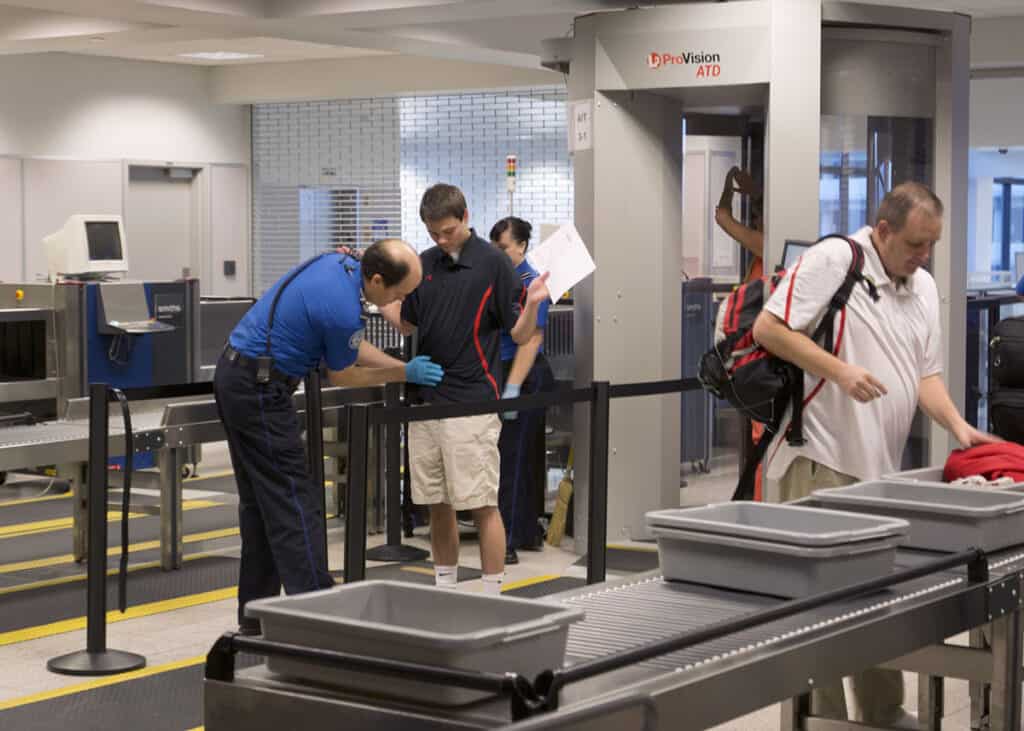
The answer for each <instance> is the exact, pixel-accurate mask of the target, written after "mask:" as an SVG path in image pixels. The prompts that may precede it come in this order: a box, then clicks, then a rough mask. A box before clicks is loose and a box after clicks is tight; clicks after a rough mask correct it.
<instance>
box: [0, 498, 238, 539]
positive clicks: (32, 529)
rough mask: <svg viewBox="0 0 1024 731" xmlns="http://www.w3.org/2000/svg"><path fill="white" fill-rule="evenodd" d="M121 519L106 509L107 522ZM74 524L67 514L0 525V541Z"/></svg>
mask: <svg viewBox="0 0 1024 731" xmlns="http://www.w3.org/2000/svg"><path fill="white" fill-rule="evenodd" d="M225 504H226V503H221V502H217V501H215V500H185V501H184V502H182V504H181V509H182V510H202V509H205V508H216V507H218V506H221V505H225ZM152 517H156V516H153V515H150V514H149V513H138V512H130V513H128V519H129V520H136V519H137V518H152ZM119 520H121V511H120V510H108V511H107V522H108V523H113V522H115V521H119ZM73 525H74V519H73V518H71V517H70V516H68V517H67V518H52V519H51V520H37V521H34V522H31V523H15V524H14V525H5V526H3V527H0V541H2V540H6V539H8V538H21V537H22V536H34V535H37V534H39V533H53V532H55V531H59V530H68V529H69V528H72V527H73Z"/></svg>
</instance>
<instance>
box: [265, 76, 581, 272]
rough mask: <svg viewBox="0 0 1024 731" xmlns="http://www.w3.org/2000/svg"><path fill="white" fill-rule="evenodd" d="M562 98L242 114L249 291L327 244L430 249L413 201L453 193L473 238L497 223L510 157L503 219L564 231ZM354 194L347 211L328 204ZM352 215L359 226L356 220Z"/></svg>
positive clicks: (566, 185)
mask: <svg viewBox="0 0 1024 731" xmlns="http://www.w3.org/2000/svg"><path fill="white" fill-rule="evenodd" d="M565 100H566V94H565V89H564V88H560V87H542V88H535V89H528V90H509V91H498V92H488V93H466V94H450V95H442V96H437V95H433V96H412V97H398V98H374V99H350V100H339V101H328V102H301V103H288V104H257V105H254V106H253V118H252V138H253V193H254V196H253V208H254V210H253V221H254V233H255V236H254V240H253V247H254V252H253V262H254V272H255V283H256V290H257V292H262V291H263V290H265V289H266V288H267V287H269V286H270V285H271V284H273V283H274V282H275V281H276V280H277V278H278V277H280V276H281V275H282V274H283V273H284V272H285V271H286V270H287V269H288V268H290V267H291V266H293V265H294V264H296V263H297V262H299V261H301V260H302V259H304V258H306V257H308V256H311V255H312V254H314V253H316V252H318V251H322V250H324V249H326V248H328V247H329V246H330V245H331V244H333V243H334V242H335V241H336V240H343V241H346V242H356V243H359V244H360V245H366V244H368V243H370V241H372V240H373V239H374V238H379V237H380V236H382V235H385V234H386V235H389V236H398V235H401V236H402V237H403V238H405V239H407V240H408V241H410V242H411V243H413V244H414V245H415V246H417V247H418V248H420V249H423V248H426V247H427V246H429V245H430V243H431V242H430V240H429V238H428V237H427V235H426V231H425V230H424V228H423V224H422V223H421V222H420V220H419V201H420V197H421V196H422V194H423V191H424V190H425V189H426V188H427V187H428V186H430V185H431V184H433V183H436V182H448V183H453V184H455V185H458V186H459V187H460V188H462V190H463V192H465V194H466V198H467V200H468V202H469V208H470V216H471V220H472V223H473V225H474V226H475V227H476V229H477V232H478V233H479V234H480V235H481V236H484V237H485V238H486V237H487V234H488V233H489V231H490V228H491V226H492V225H493V224H494V222H495V221H497V220H498V219H499V218H502V217H504V216H506V215H508V213H509V210H508V193H507V192H506V187H505V157H506V155H508V154H515V155H517V156H518V158H519V167H518V171H519V172H518V177H517V186H516V194H515V199H514V213H515V215H517V216H520V217H522V218H525V219H527V220H529V221H530V222H532V223H533V224H534V225H535V230H536V231H537V233H538V234H539V224H541V223H563V222H565V221H569V220H572V201H573V189H572V167H571V165H570V160H569V154H568V150H567V143H566V129H565ZM353 189H358V191H359V201H360V202H359V206H358V212H357V213H356V214H353V212H351V211H347V212H345V213H339V211H338V209H336V208H335V207H334V206H332V205H331V199H332V196H338V195H340V194H342V192H343V191H344V192H346V193H347V191H351V190H353ZM356 216H358V218H356Z"/></svg>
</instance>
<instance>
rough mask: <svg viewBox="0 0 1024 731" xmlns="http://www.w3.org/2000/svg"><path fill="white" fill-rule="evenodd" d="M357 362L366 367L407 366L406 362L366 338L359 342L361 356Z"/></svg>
mask: <svg viewBox="0 0 1024 731" xmlns="http://www.w3.org/2000/svg"><path fill="white" fill-rule="evenodd" d="M356 364H357V365H359V366H362V367H364V368H405V363H403V362H402V361H400V360H398V358H392V357H391V356H390V355H388V354H387V353H385V352H384V351H383V350H381V349H380V348H378V347H377V346H376V345H374V344H373V343H368V342H366V340H365V339H364V340H363V341H361V342H360V343H359V356H358V357H357V358H356Z"/></svg>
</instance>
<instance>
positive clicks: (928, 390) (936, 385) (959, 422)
mask: <svg viewBox="0 0 1024 731" xmlns="http://www.w3.org/2000/svg"><path fill="white" fill-rule="evenodd" d="M917 403H918V405H919V406H920V407H921V410H922V411H923V412H924V413H925V414H927V415H928V417H929V418H931V419H934V420H935V421H937V422H939V424H941V425H942V427H943V428H944V429H945V430H946V431H948V432H949V433H950V434H952V435H953V436H954V437H955V438H956V440H957V441H958V442H960V445H961V446H963V447H973V446H975V445H978V444H991V443H993V442H999V441H1002V440H1000V439H999V438H998V437H996V436H993V435H992V434H986V433H985V432H982V431H978V430H977V429H975V428H974V427H973V426H971V425H970V424H968V423H967V422H966V421H965V420H964V418H963V417H962V416H961V415H960V412H959V411H958V410H957V408H956V404H954V403H953V399H951V398H950V397H949V391H948V390H947V389H946V384H945V383H944V382H943V381H942V376H941V375H939V374H935V375H932V376H927V377H925V378H922V379H921V383H920V385H919V387H918V392H917Z"/></svg>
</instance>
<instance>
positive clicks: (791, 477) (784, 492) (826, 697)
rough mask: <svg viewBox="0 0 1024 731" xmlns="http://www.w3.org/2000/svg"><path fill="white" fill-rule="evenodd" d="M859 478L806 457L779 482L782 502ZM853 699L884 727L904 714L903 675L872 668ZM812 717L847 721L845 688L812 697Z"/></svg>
mask: <svg viewBox="0 0 1024 731" xmlns="http://www.w3.org/2000/svg"><path fill="white" fill-rule="evenodd" d="M855 482H858V480H857V478H855V477H850V476H849V475H844V474H843V473H842V472H836V471H835V470H833V469H830V468H828V467H826V466H825V465H822V464H819V463H817V462H814V461H813V460H810V459H807V458H806V457H797V458H796V459H794V460H793V462H792V464H790V466H789V468H788V469H787V470H786V474H785V475H783V476H782V479H781V480H780V481H779V499H780V500H781V501H782V502H789V501H790V500H798V499H800V498H804V497H807V496H808V495H810V494H811V493H812V492H813V491H814V490H817V489H819V488H822V487H842V486H844V485H852V484H853V483H855ZM852 680H853V695H854V698H856V700H857V705H858V707H859V708H860V711H861V721H863V722H864V723H868V724H872V725H875V726H884V725H887V724H888V723H890V722H892V721H894V720H895V719H897V718H898V717H899V716H900V715H901V714H902V713H903V673H901V672H900V671H898V670H881V669H878V668H871V669H869V670H863V671H861V672H859V673H857V674H856V675H854V676H853V678H852ZM811 713H812V714H814V715H815V716H822V717H825V718H839V719H847V718H849V716H848V715H847V712H846V696H845V695H844V693H843V684H842V683H841V682H840V683H837V684H836V685H833V686H829V687H824V688H819V689H817V690H815V691H814V692H813V693H812V694H811Z"/></svg>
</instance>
